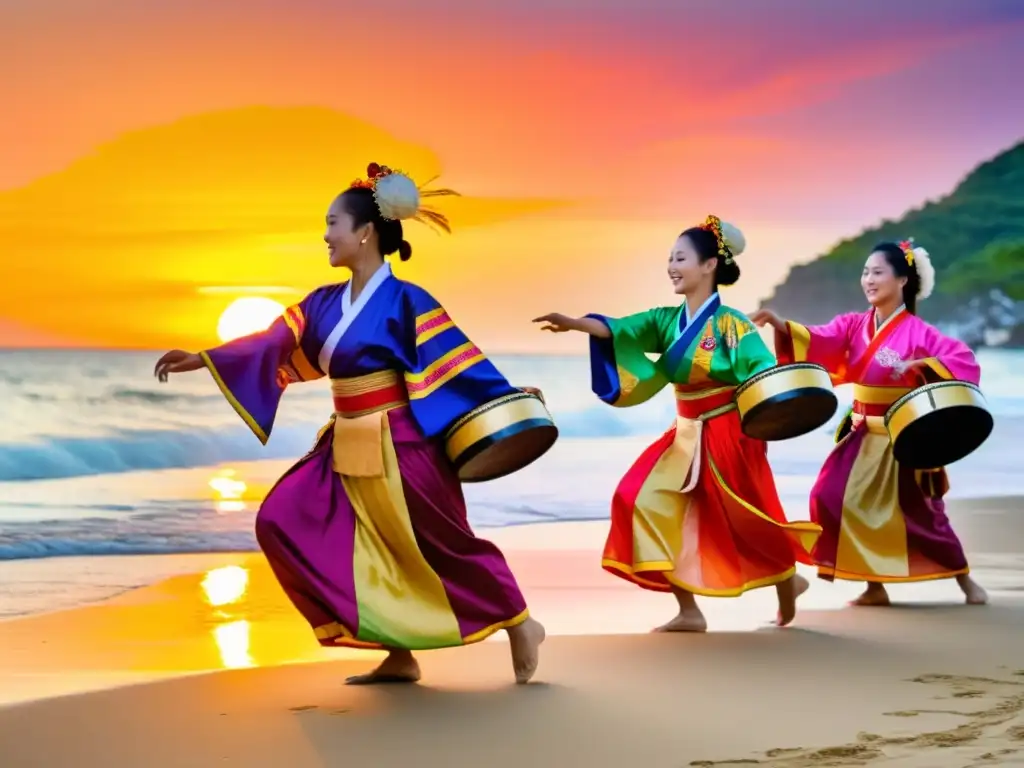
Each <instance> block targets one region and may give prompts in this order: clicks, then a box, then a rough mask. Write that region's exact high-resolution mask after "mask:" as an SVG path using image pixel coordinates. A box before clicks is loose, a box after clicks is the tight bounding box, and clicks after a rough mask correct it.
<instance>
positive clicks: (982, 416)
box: [892, 405, 995, 469]
mask: <svg viewBox="0 0 1024 768" xmlns="http://www.w3.org/2000/svg"><path fill="white" fill-rule="evenodd" d="M994 425H995V422H994V421H993V419H992V414H991V413H989V412H988V411H987V410H985V409H984V408H979V407H978V406H976V405H957V406H952V407H949V408H943V409H942V410H940V411H933V412H932V413H927V414H925V415H923V416H921V417H920V418H918V419H915V420H914V421H913V422H911V423H910V424H908V425H907V426H906V427H905V428H904V429H903V431H902V432H900V434H899V436H898V437H897V438H896V442H895V443H894V444H893V447H892V452H893V456H894V457H895V458H896V461H898V462H899V463H900V464H902V465H903V466H905V467H909V468H911V469H938V468H939V467H945V466H948V465H949V464H952V463H953V462H956V461H960V459H962V458H964V457H966V456H968V455H969V454H971V453H973V452H974V451H976V450H977V449H978V448H979V447H980V446H981V444H982V443H984V442H985V441H986V440H988V437H989V435H991V434H992V428H993V426H994Z"/></svg>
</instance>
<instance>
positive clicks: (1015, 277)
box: [763, 142, 1024, 346]
mask: <svg viewBox="0 0 1024 768" xmlns="http://www.w3.org/2000/svg"><path fill="white" fill-rule="evenodd" d="M907 237H913V238H914V239H915V240H916V241H917V242H918V244H920V245H923V246H924V247H925V248H927V250H928V252H929V254H930V255H931V258H932V263H933V264H934V265H935V270H936V273H937V275H938V280H937V286H936V289H935V293H933V294H932V296H931V297H930V298H929V299H928V300H927V301H925V302H922V303H921V304H920V306H919V312H920V314H921V316H922V317H923V318H924V319H926V320H928V321H930V322H932V323H935V324H936V325H938V326H939V327H941V328H942V329H943V330H945V331H946V332H948V333H951V334H953V335H955V336H958V337H959V338H962V339H963V340H964V341H966V342H968V343H970V344H972V345H974V346H983V345H991V346H999V345H1004V344H1006V345H1012V346H1024V142H1021V143H1020V144H1017V145H1016V146H1014V147H1013V148H1011V149H1009V150H1007V151H1006V152H1003V153H1002V154H1000V155H998V156H997V157H995V158H993V159H992V160H989V161H988V162H986V163H983V164H981V165H979V166H978V167H977V168H975V169H974V170H973V171H971V173H970V174H968V176H967V177H966V178H965V179H964V180H963V181H961V182H960V184H959V185H958V186H957V187H956V189H954V190H953V191H952V192H951V193H950V194H949V195H947V196H946V197H943V198H940V199H938V200H935V201H933V202H929V203H927V204H925V205H924V206H922V207H921V208H917V209H913V210H910V211H908V212H907V213H906V214H905V215H904V216H903V217H902V218H900V219H899V220H898V221H883V222H882V223H881V224H880V225H879V226H877V227H874V228H872V229H867V230H864V231H863V232H861V233H860V234H859V235H857V236H856V237H854V238H852V239H848V240H843V241H842V242H840V243H839V244H838V245H836V246H835V247H834V248H833V249H832V250H831V251H829V252H828V253H826V254H825V255H823V256H819V257H818V258H817V259H815V260H814V261H812V262H809V263H807V264H801V265H799V266H795V267H793V268H792V269H791V270H790V272H789V275H788V276H787V277H786V279H785V280H784V281H783V282H782V283H781V284H780V285H778V286H777V287H776V288H775V292H774V294H773V295H772V296H770V297H769V298H768V299H766V300H765V301H764V302H763V306H766V307H771V308H772V309H775V310H777V311H779V312H780V313H781V314H784V315H786V316H787V317H792V318H793V319H795V320H799V321H802V322H806V323H821V322H825V321H827V320H829V319H830V318H832V317H833V316H834V315H836V314H837V313H839V312H849V311H855V310H858V309H861V308H863V307H864V306H865V303H864V296H863V294H862V293H861V290H860V282H859V277H860V272H861V268H862V266H863V264H864V260H865V258H866V257H867V255H868V254H869V253H870V252H871V248H872V247H873V246H874V245H875V244H876V243H878V242H881V241H883V240H896V241H899V240H904V239H906V238H907Z"/></svg>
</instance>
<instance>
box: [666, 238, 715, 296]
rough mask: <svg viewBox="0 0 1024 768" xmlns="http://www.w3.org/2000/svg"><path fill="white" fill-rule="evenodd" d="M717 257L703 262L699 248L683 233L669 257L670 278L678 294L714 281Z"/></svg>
mask: <svg viewBox="0 0 1024 768" xmlns="http://www.w3.org/2000/svg"><path fill="white" fill-rule="evenodd" d="M717 264H718V261H717V259H708V260H707V261H705V262H703V263H701V260H700V256H698V255H697V250H696V249H695V248H694V247H693V242H692V241H691V240H690V238H688V237H686V235H683V236H681V237H679V239H677V240H676V243H675V245H674V246H672V253H671V254H669V257H668V278H669V280H671V281H672V287H673V289H674V290H675V292H676V293H677V294H684V295H685V294H687V293H692V292H693V291H696V290H697V289H698V288H700V287H701V286H702V285H704V284H705V283H706V282H707V281H709V280H710V281H714V274H715V267H716V266H717Z"/></svg>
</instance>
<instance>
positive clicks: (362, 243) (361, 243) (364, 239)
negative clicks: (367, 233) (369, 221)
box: [359, 237, 366, 245]
mask: <svg viewBox="0 0 1024 768" xmlns="http://www.w3.org/2000/svg"><path fill="white" fill-rule="evenodd" d="M359 244H360V245H366V238H365V237H364V238H363V239H362V240H360V241H359Z"/></svg>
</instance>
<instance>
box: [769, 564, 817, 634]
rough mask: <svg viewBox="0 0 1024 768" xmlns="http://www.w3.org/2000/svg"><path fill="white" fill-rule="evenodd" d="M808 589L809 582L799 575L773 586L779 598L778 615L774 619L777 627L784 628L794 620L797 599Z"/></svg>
mask: <svg viewBox="0 0 1024 768" xmlns="http://www.w3.org/2000/svg"><path fill="white" fill-rule="evenodd" d="M810 588H811V585H810V582H808V581H807V579H805V578H804V577H803V576H801V575H800V574H799V573H794V574H793V575H792V576H790V577H789V578H788V579H786V580H785V581H783V582H782V583H780V584H776V585H775V592H776V593H777V594H778V596H779V614H778V616H777V617H776V619H775V624H776V625H777V626H780V627H784V626H786V625H787V624H789V623H791V622H792V621H793V619H795V618H796V601H797V598H799V597H800V595H802V594H803V593H804V592H806V591H807V590H808V589H810Z"/></svg>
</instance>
